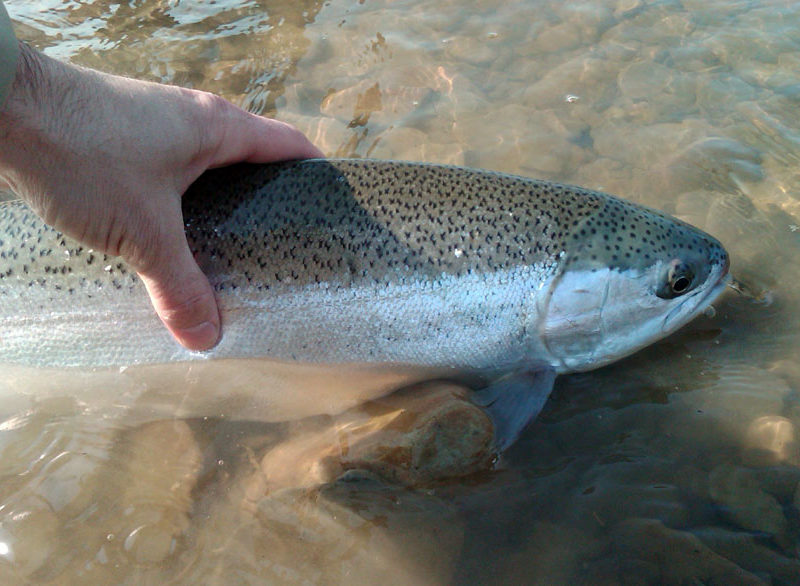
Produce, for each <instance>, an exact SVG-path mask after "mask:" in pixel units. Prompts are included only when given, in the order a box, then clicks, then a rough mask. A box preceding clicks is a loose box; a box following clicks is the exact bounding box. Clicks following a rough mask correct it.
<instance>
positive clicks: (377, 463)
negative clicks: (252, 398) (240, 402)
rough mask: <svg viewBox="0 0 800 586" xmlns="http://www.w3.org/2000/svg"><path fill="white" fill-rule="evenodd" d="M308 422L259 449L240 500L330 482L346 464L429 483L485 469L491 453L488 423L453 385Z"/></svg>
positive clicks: (396, 479)
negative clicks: (260, 453) (244, 496)
mask: <svg viewBox="0 0 800 586" xmlns="http://www.w3.org/2000/svg"><path fill="white" fill-rule="evenodd" d="M309 427H310V426H309V424H308V423H300V424H297V425H296V426H295V429H294V432H293V433H292V434H291V437H290V438H289V439H288V440H287V441H284V442H282V443H280V444H278V445H276V446H275V447H273V448H272V449H271V450H269V451H268V452H267V453H266V454H265V455H264V457H263V458H262V459H261V462H260V464H259V470H258V471H257V472H256V474H255V475H254V477H253V479H252V480H251V481H250V487H249V488H248V490H247V494H248V497H247V498H248V499H258V498H260V496H261V495H263V494H265V493H269V492H272V491H274V490H278V489H281V488H288V487H303V486H314V485H321V484H325V483H328V482H332V481H333V480H335V479H336V478H338V477H339V476H341V475H342V474H343V473H345V472H346V471H348V470H367V471H370V472H372V473H374V474H376V475H378V476H379V477H381V478H383V479H385V480H387V481H389V482H392V483H398V484H402V485H408V486H418V485H429V484H432V483H435V482H437V481H440V480H443V479H446V478H454V477H461V476H468V475H470V474H474V473H476V472H479V471H481V470H486V469H488V468H489V467H490V466H491V464H492V461H493V459H494V457H495V453H494V428H493V426H492V423H491V421H490V420H489V418H488V417H487V416H486V414H485V413H484V412H483V411H482V410H481V409H480V408H479V407H477V406H475V405H474V404H472V403H470V402H469V401H468V400H467V398H466V391H465V389H464V388H462V387H459V386H456V385H453V384H446V383H431V384H423V385H418V386H415V387H411V388H409V389H406V390H404V391H401V392H399V393H395V394H393V395H390V396H388V397H385V398H382V399H380V400H377V401H371V402H368V403H365V404H363V405H360V406H358V407H356V408H353V409H351V410H349V411H347V412H345V413H343V414H341V415H339V416H336V417H335V418H326V419H325V421H324V422H323V423H322V424H319V422H317V424H316V426H315V427H316V428H315V429H309Z"/></svg>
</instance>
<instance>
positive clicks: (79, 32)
mask: <svg viewBox="0 0 800 586" xmlns="http://www.w3.org/2000/svg"><path fill="white" fill-rule="evenodd" d="M6 6H7V8H8V10H9V12H10V14H11V16H12V19H13V20H14V22H15V23H16V25H17V31H18V34H19V36H20V37H21V38H23V39H26V40H28V41H30V42H31V43H32V44H33V45H34V46H36V47H38V48H40V49H42V50H44V51H46V52H47V53H48V54H50V55H52V56H55V57H58V58H61V59H66V60H70V61H72V62H74V63H79V64H83V65H87V66H90V67H96V68H99V69H103V70H106V71H111V72H115V73H119V74H124V75H130V76H134V77H139V78H143V79H150V80H156V81H162V82H169V83H176V84H180V85H185V86H190V87H196V88H202V89H206V90H210V91H214V92H217V93H220V94H222V95H223V96H225V97H227V98H229V99H230V100H232V101H234V102H236V103H238V104H240V105H242V106H243V107H245V108H247V109H249V110H251V111H254V112H259V113H263V114H268V115H275V116H278V117H280V118H282V119H285V120H287V121H290V122H293V123H294V124H296V125H297V126H299V127H300V128H301V129H302V130H304V131H305V132H306V133H307V134H308V135H309V136H310V137H311V138H312V139H313V140H314V142H315V143H316V144H317V145H319V146H320V147H321V148H322V149H323V150H325V152H326V153H327V154H328V155H338V156H351V155H354V156H367V155H369V156H373V157H380V158H401V159H411V160H426V161H432V162H443V163H456V164H463V165H469V166H475V167H484V168H490V169H496V170H501V171H508V172H513V173H520V174H524V175H529V176H536V177H540V178H546V179H555V180H559V181H563V182H568V183H575V184H579V185H584V186H587V187H591V188H597V189H602V190H605V191H609V192H611V193H615V194H618V195H621V196H624V197H627V198H629V199H632V200H635V201H639V202H642V203H645V204H648V205H652V206H654V207H658V208H660V209H663V210H666V211H667V212H670V213H673V214H675V215H677V216H678V217H680V218H683V219H685V220H687V221H690V222H691V223H693V224H696V225H698V226H700V227H702V228H704V229H706V230H707V231H709V232H711V233H712V234H714V235H715V236H717V237H718V238H720V239H721V240H722V241H723V243H724V244H725V245H726V246H727V247H728V249H729V250H730V251H731V253H732V257H733V268H732V270H733V273H734V275H735V276H736V277H737V278H738V279H739V280H741V281H743V282H744V283H745V284H746V285H747V286H748V287H749V289H750V291H751V292H752V295H750V296H739V295H736V294H734V293H733V292H731V293H729V294H727V295H726V296H725V297H723V298H722V299H721V300H720V301H719V302H718V303H717V304H716V315H715V316H713V317H712V316H704V317H701V318H699V319H698V320H696V321H695V322H694V323H693V324H691V325H690V326H689V327H688V328H686V329H685V330H683V331H681V332H679V333H678V334H677V335H675V336H673V337H671V338H670V339H668V340H665V341H663V342H662V343H659V344H657V345H655V346H653V347H651V348H649V349H647V350H645V351H643V352H641V353H639V354H638V355H636V356H634V357H632V358H630V359H628V360H625V361H622V362H620V363H618V364H616V365H613V366H611V367H608V368H605V369H602V370H599V371H595V372H591V373H585V374H580V375H574V376H567V377H563V378H561V379H560V380H559V381H558V382H557V386H556V390H555V392H554V394H553V397H552V399H551V401H550V402H549V404H548V406H547V407H546V408H545V411H544V412H543V414H542V416H541V417H540V418H539V420H538V421H537V422H535V423H534V424H533V425H531V426H530V427H529V428H528V430H527V431H526V433H525V434H524V436H523V437H522V439H521V440H520V442H519V443H518V444H517V445H515V446H514V447H513V448H512V449H511V450H510V451H509V452H508V453H507V454H506V456H505V458H504V459H503V461H502V462H500V463H498V466H497V469H496V470H494V471H492V472H488V473H483V474H478V475H475V476H471V477H469V478H468V479H466V480H464V479H462V480H457V481H448V482H443V483H440V484H437V485H436V486H433V487H426V488H414V489H409V488H404V487H402V486H399V485H394V484H387V483H382V482H378V481H375V480H372V479H370V478H369V477H366V476H364V475H361V476H359V475H356V476H353V475H351V476H350V477H349V480H348V481H347V482H343V481H339V482H326V483H323V484H322V486H319V485H317V482H318V481H319V480H320V479H322V480H326V479H327V480H330V479H331V476H332V473H331V470H330V469H329V468H330V466H332V469H333V470H334V472H335V471H336V470H338V469H337V465H336V462H335V460H336V458H334V463H333V464H332V465H331V464H330V459H329V460H327V464H326V463H325V462H323V463H321V461H323V460H324V458H322V455H323V454H325V453H326V450H328V451H329V450H330V445H331V443H335V442H336V441H341V437H340V436H339V435H336V434H334V435H330V434H331V433H332V432H331V431H330V429H328V428H326V423H327V422H325V421H322V422H319V421H316V422H311V423H303V424H297V425H293V426H291V425H290V426H287V425H283V426H281V425H259V424H256V423H247V424H245V423H236V422H227V421H225V420H214V421H211V420H209V421H201V422H197V421H180V420H176V421H162V422H156V423H151V424H148V425H145V426H138V427H135V426H129V425H126V424H125V422H124V420H122V421H121V420H119V419H108V420H105V419H98V418H97V417H93V416H91V415H90V414H87V412H86V409H85V406H82V405H78V404H75V403H74V402H70V401H69V400H50V401H44V402H40V403H39V404H37V405H36V406H35V408H32V409H28V408H26V409H24V410H22V409H21V410H19V411H18V412H17V413H15V414H14V416H12V417H10V418H8V419H7V420H5V421H4V422H2V423H0V474H1V475H2V483H0V523H1V524H2V525H1V526H0V533H2V535H0V574H1V575H2V577H3V580H4V582H5V583H22V582H24V581H28V582H31V583H53V584H56V583H57V584H83V583H136V584H143V583H154V584H155V583H159V584H160V583H164V582H166V581H169V580H172V581H174V582H176V583H187V584H189V583H191V584H195V583H205V584H217V583H218V584H238V583H242V584H246V583H268V584H272V583H278V584H282V583H286V584H313V583H319V584H343V583H346V584H373V583H377V582H379V581H380V583H383V584H411V583H413V584H449V583H465V584H466V583H514V584H516V583H527V584H538V583H541V584H553V583H563V584H579V583H587V584H589V583H590V584H621V583H624V584H662V583H666V584H678V583H681V584H682V583H737V584H738V583H746V584H751V583H752V584H758V583H762V582H763V583H768V584H796V583H798V581H800V560H798V538H799V537H800V436H799V435H798V434H800V431H799V430H798V425H800V397H799V396H798V390H800V362H798V351H799V350H800V339H799V338H798V332H800V328H799V327H798V326H799V325H800V324H799V323H798V322H800V311H799V310H800V306H799V305H798V304H799V303H800V295H799V294H798V292H797V287H796V284H797V283H798V282H800V175H798V170H797V169H798V167H797V163H798V159H799V158H800V123H798V117H797V109H798V107H799V106H800V73H799V72H800V40H798V39H800V37H798V35H797V31H798V29H800V4H798V3H796V2H791V1H786V0H784V1H779V0H736V1H731V0H704V1H702V2H701V1H698V0H682V1H678V0H674V1H670V0H664V1H654V2H646V1H643V0H592V1H589V2H560V1H555V0H541V1H521V0H506V1H501V0H492V1H477V2H471V3H463V2H456V1H452V0H451V1H440V2H420V1H415V0H395V1H389V0H385V1H378V0H375V1H373V0H359V1H355V0H330V1H328V2H310V1H292V2H289V1H257V0H239V1H236V0H216V1H213V0H205V1H203V0H195V1H188V2H187V1H181V0H138V1H131V2H111V1H95V2H91V1H80V2H79V1H73V0H58V1H56V0H42V1H37V2H30V1H22V0H7V2H6ZM6 408H7V409H5V411H6V412H7V411H8V406H6ZM368 415H369V416H375V414H367V415H364V414H361V415H359V417H361V418H362V419H359V420H358V422H357V425H362V426H363V425H370V421H371V420H369V419H367V420H366V421H367V423H365V422H364V421H365V420H364V417H367V416H368ZM350 423H352V421H351V422H350ZM326 434H327V435H326ZM337 438H338V439H337ZM298 442H299V443H298ZM265 453H266V454H267V455H268V457H267V458H266V459H265V461H266V460H269V462H266V463H265V462H262V461H261V460H262V457H264V454H265ZM269 454H272V456H269ZM270 458H271V459H270ZM269 466H272V468H274V469H279V470H281V471H282V472H283V476H282V477H280V482H278V484H277V485H272V486H267V485H266V484H265V482H264V478H263V475H264V469H265V467H269ZM326 466H327V467H326ZM279 476H280V475H279ZM334 476H335V475H334ZM272 478H275V476H274V475H273V476H272Z"/></svg>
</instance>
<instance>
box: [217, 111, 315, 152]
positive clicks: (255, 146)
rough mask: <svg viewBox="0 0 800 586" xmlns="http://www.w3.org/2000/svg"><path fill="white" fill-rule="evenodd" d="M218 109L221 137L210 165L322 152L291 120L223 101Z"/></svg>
mask: <svg viewBox="0 0 800 586" xmlns="http://www.w3.org/2000/svg"><path fill="white" fill-rule="evenodd" d="M220 110H221V113H220V114H219V115H218V116H217V117H216V120H217V122H218V124H219V125H220V126H219V129H220V131H219V135H218V136H220V139H219V143H218V145H217V148H216V151H215V154H214V156H213V157H212V160H211V162H210V166H211V167H221V166H223V165H229V164H231V163H238V162H246V163H270V162H273V161H287V160H291V159H308V158H314V157H324V156H325V155H324V154H323V153H322V151H321V150H319V149H318V148H317V147H315V146H314V145H313V144H312V143H311V141H309V140H308V138H306V137H305V135H304V134H303V133H302V132H300V131H299V130H297V129H296V128H295V127H294V126H292V125H291V124H286V123H285V122H279V121H278V120H272V119H270V118H264V117H262V116H256V115H255V114H250V113H248V112H245V111H244V110H242V109H240V108H237V107H236V106H234V105H232V104H230V103H229V102H223V103H222V106H220Z"/></svg>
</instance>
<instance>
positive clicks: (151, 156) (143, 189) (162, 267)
mask: <svg viewBox="0 0 800 586" xmlns="http://www.w3.org/2000/svg"><path fill="white" fill-rule="evenodd" d="M321 156H323V155H322V153H321V152H320V151H319V150H318V149H317V148H316V147H314V146H313V145H312V144H311V143H310V142H309V141H308V139H306V138H305V137H304V136H303V135H302V134H301V133H300V132H299V131H298V130H296V129H295V128H293V127H292V126H290V125H288V124H284V123H282V122H278V121H275V120H271V119H267V118H263V117H260V116H255V115H253V114H249V113H247V112H245V111H244V110H241V109H240V108H237V107H236V106H234V105H232V104H231V103H229V102H227V101H226V100H224V99H222V98H220V97H218V96H214V95H212V94H208V93H205V92H199V91H195V90H189V89H184V88H178V87H174V86H166V85H160V84H154V83H149V82H143V81H137V80H133V79H127V78H122V77H117V76H112V75H108V74H104V73H100V72H97V71H92V70H89V69H82V68H78V67H74V66H72V65H67V64H64V63H61V62H58V61H55V60H53V59H50V58H48V57H46V56H45V55H42V54H40V53H37V52H36V51H34V50H33V49H31V48H29V47H27V45H24V44H22V43H21V44H20V58H19V64H18V66H17V75H16V78H15V81H14V85H13V87H12V90H11V94H10V95H9V98H8V100H7V101H6V104H5V106H4V107H3V108H2V110H0V178H2V179H3V180H4V181H5V182H6V183H7V184H8V186H9V187H10V188H11V189H12V190H13V191H14V192H15V193H16V194H17V195H19V196H20V197H22V198H23V199H25V200H26V201H27V202H28V203H29V205H31V207H32V208H33V209H34V210H35V211H36V212H37V213H38V214H39V215H40V216H41V217H42V219H43V220H44V221H45V222H46V223H48V224H50V225H51V226H54V227H55V228H57V229H58V230H60V231H62V232H64V233H65V234H67V235H69V236H71V237H73V238H75V239H76V240H79V241H80V242H82V243H84V244H85V245H87V246H90V247H92V248H94V249H96V250H99V251H102V252H105V253H106V254H110V255H114V256H121V257H122V258H123V259H124V260H125V261H126V262H127V263H128V264H129V265H130V266H131V267H133V268H134V270H136V272H137V273H138V274H139V276H140V277H141V279H142V281H143V282H144V284H145V287H146V288H147V291H148V293H149V295H150V299H151V301H152V303H153V307H154V308H155V310H156V312H157V313H158V315H159V317H160V318H161V320H162V321H163V323H164V325H165V326H166V327H167V329H168V330H169V331H170V332H171V333H172V335H173V336H174V337H175V338H176V339H177V340H178V341H179V342H180V343H181V344H182V345H184V346H186V347H187V348H189V349H193V350H204V349H207V348H210V347H211V346H213V345H214V344H215V343H216V342H217V340H218V339H219V335H220V316H219V309H218V307H217V303H216V298H215V296H214V292H213V290H212V288H211V286H210V284H209V282H208V279H207V278H206V277H205V275H204V274H203V273H202V271H201V270H200V268H199V267H198V266H197V263H196V262H195V260H194V258H193V256H192V254H191V251H190V250H189V246H188V243H187V241H186V236H185V233H184V229H183V217H182V213H181V196H182V194H183V193H184V191H185V190H186V189H187V188H188V187H189V185H190V184H191V183H192V182H193V181H194V180H195V179H196V178H197V177H198V176H200V174H201V173H202V172H203V171H205V170H206V169H208V168H211V167H220V166H224V165H227V164H231V163H236V162H250V163H266V162H271V161H279V160H287V159H300V158H307V157H321Z"/></svg>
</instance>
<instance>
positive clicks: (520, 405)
mask: <svg viewBox="0 0 800 586" xmlns="http://www.w3.org/2000/svg"><path fill="white" fill-rule="evenodd" d="M555 378H556V373H555V371H554V370H553V369H552V368H551V367H549V366H547V367H542V368H541V369H537V370H531V371H527V372H524V373H516V374H512V375H508V376H504V377H503V378H501V379H498V380H496V381H494V382H493V383H492V384H490V385H489V386H488V387H485V388H483V389H480V390H478V391H475V393H474V395H473V400H474V402H475V404H477V405H479V406H480V407H483V409H484V410H485V411H486V413H487V414H488V415H489V417H490V419H491V420H492V423H494V435H495V444H496V446H497V449H498V451H500V452H502V451H504V450H505V449H507V448H509V447H510V446H511V445H512V444H513V443H514V442H515V441H517V438H518V437H519V435H520V433H522V430H523V429H525V426H526V425H528V423H529V422H530V421H531V420H532V419H533V418H534V417H536V416H537V415H538V414H539V412H540V411H541V410H542V407H544V404H545V403H546V402H547V398H548V397H549V396H550V392H551V391H552V390H553V382H554V381H555Z"/></svg>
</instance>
